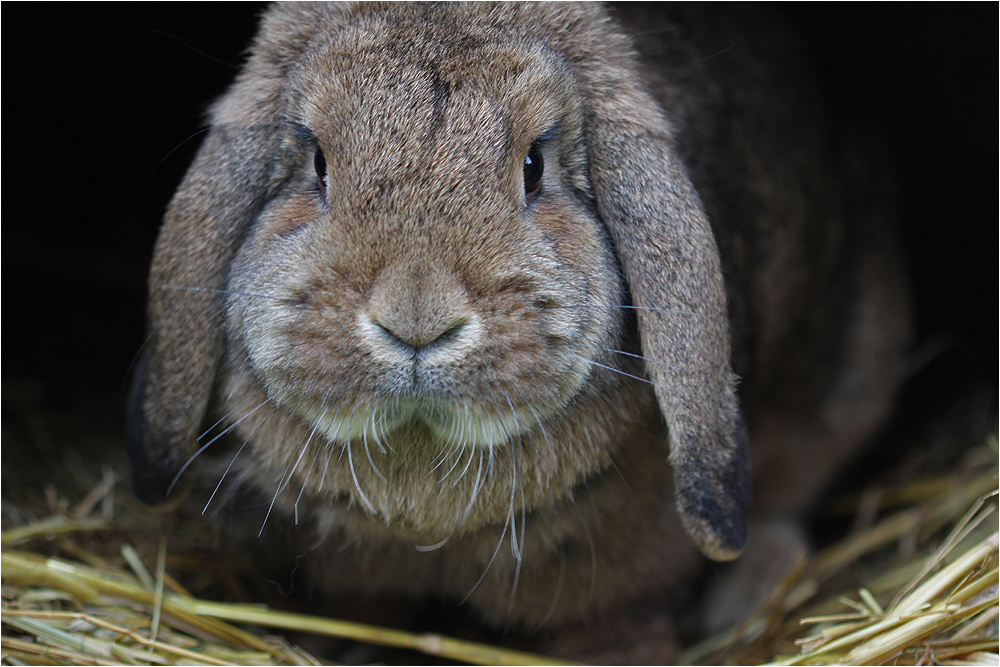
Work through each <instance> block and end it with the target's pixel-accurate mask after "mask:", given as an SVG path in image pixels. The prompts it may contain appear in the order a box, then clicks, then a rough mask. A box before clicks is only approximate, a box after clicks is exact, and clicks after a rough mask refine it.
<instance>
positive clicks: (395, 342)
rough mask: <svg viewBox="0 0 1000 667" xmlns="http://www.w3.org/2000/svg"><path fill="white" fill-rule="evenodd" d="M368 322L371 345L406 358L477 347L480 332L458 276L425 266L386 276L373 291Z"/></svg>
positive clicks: (392, 271) (399, 269) (389, 272)
mask: <svg viewBox="0 0 1000 667" xmlns="http://www.w3.org/2000/svg"><path fill="white" fill-rule="evenodd" d="M363 318H364V319H365V320H367V321H366V322H362V324H361V326H362V330H363V331H364V332H365V335H366V337H368V338H369V342H371V343H372V344H373V345H374V346H376V347H378V348H382V349H384V348H386V347H391V348H394V349H395V351H397V352H402V353H404V354H406V355H407V356H418V355H419V356H426V355H428V354H432V353H434V352H437V351H441V352H447V351H448V350H451V351H457V348H460V347H464V345H463V343H466V344H467V343H470V342H472V341H471V338H472V337H473V336H474V331H475V329H476V327H475V326H474V322H473V317H472V312H471V308H470V307H469V303H468V296H467V293H466V290H465V288H464V287H463V286H462V284H461V282H460V281H459V279H458V277H457V276H455V275H454V274H453V273H452V272H450V271H448V270H445V269H440V268H434V267H430V266H426V265H416V266H414V265H406V266H398V267H392V268H390V269H388V270H386V271H384V272H383V273H382V275H381V276H379V278H378V280H377V281H376V282H375V284H374V285H373V286H372V292H371V299H370V301H369V304H368V308H367V310H366V311H365V313H364V315H363Z"/></svg>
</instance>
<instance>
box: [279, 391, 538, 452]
mask: <svg viewBox="0 0 1000 667" xmlns="http://www.w3.org/2000/svg"><path fill="white" fill-rule="evenodd" d="M286 403H287V404H288V405H289V407H291V408H292V410H293V411H294V412H295V413H296V414H298V415H299V416H301V417H302V418H303V419H305V420H306V421H307V422H308V423H310V424H312V425H313V427H314V428H315V429H316V432H317V433H319V434H322V435H323V436H325V437H326V439H327V440H329V441H330V442H335V443H338V444H342V445H346V444H347V443H348V442H350V441H352V440H354V441H356V440H359V439H367V440H371V441H372V442H374V443H375V444H376V445H381V443H382V441H383V440H385V439H387V438H389V437H390V436H391V435H392V433H393V432H394V431H398V430H400V429H404V428H407V426H408V425H411V424H413V423H414V422H422V423H423V424H424V425H426V426H427V427H428V428H429V429H430V430H431V432H432V433H434V435H435V436H437V438H438V439H439V440H441V442H442V444H444V445H448V446H451V445H458V446H459V447H464V448H470V449H471V448H479V447H493V446H496V445H503V444H506V443H509V442H510V441H511V440H512V439H513V438H515V437H517V436H519V435H521V434H523V433H525V432H527V431H529V430H531V429H530V426H531V425H532V424H535V423H537V420H538V419H539V417H538V416H537V415H535V414H533V413H532V412H531V411H530V409H526V408H521V409H517V408H513V409H511V410H510V411H508V412H505V413H500V414H495V415H491V414H485V413H483V412H482V411H480V410H475V409H469V408H465V407H462V406H456V405H454V404H452V403H449V402H447V401H440V400H433V399H417V400H412V399H402V398H399V399H395V400H389V401H384V402H382V403H380V404H379V405H377V406H376V407H374V408H369V407H367V406H365V407H360V406H355V407H353V408H350V409H343V408H322V407H319V406H316V405H314V404H312V403H309V402H306V401H300V400H294V399H293V400H290V401H287V402H286ZM380 449H382V447H380Z"/></svg>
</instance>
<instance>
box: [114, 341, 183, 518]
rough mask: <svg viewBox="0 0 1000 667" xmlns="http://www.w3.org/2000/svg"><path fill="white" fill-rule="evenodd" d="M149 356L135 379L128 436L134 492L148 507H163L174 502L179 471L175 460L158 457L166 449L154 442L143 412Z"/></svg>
mask: <svg viewBox="0 0 1000 667" xmlns="http://www.w3.org/2000/svg"><path fill="white" fill-rule="evenodd" d="M145 356H146V355H145V354H144V353H143V354H141V355H140V356H139V359H138V361H137V363H136V366H135V372H134V374H133V376H132V385H131V388H130V392H129V405H128V423H127V427H126V433H125V437H126V440H127V442H128V455H129V461H130V463H131V467H132V492H133V493H134V494H135V496H136V498H138V499H139V500H141V501H142V502H144V503H146V504H148V505H162V504H163V503H165V502H167V501H168V500H170V498H169V497H168V495H167V491H168V489H169V488H170V484H171V483H172V482H173V479H174V475H176V474H177V470H178V469H179V468H178V465H177V464H176V462H175V461H174V460H173V459H172V457H170V456H166V457H165V456H163V455H162V454H161V455H160V456H156V455H155V453H156V452H162V451H163V450H164V449H165V448H164V447H162V446H158V445H157V443H156V442H154V440H153V437H152V434H151V432H150V428H149V423H148V421H147V419H146V413H145V411H144V410H143V403H144V401H143V398H144V391H145V370H146V358H145Z"/></svg>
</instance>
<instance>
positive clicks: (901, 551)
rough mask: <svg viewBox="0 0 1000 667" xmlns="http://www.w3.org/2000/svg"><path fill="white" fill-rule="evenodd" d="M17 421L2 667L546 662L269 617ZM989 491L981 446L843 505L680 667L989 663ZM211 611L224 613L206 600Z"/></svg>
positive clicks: (70, 438)
mask: <svg viewBox="0 0 1000 667" xmlns="http://www.w3.org/2000/svg"><path fill="white" fill-rule="evenodd" d="M5 394H6V395H5V397H4V398H5V403H6V404H7V405H8V406H9V405H10V404H11V401H9V400H8V398H9V397H10V395H11V392H10V391H8V390H6V389H5ZM15 397H16V392H15ZM16 407H17V409H15V410H14V413H15V416H16V419H14V420H11V419H8V418H7V415H5V423H4V433H3V436H4V445H5V447H4V448H3V450H4V463H3V469H4V490H3V531H2V549H3V551H2V569H0V572H2V578H3V587H2V598H3V604H2V612H0V617H2V640H0V642H2V654H0V660H2V662H3V664H7V665H20V664H64V665H110V664H115V665H119V664H140V665H143V664H145V665H166V664H209V665H226V664H245V665H278V664H300V665H301V664H306V665H307V664H320V661H319V660H317V658H316V657H314V656H313V655H310V654H309V653H308V652H307V651H305V650H303V649H302V648H299V647H297V646H295V645H293V644H292V643H290V642H289V640H287V639H285V638H282V637H280V636H278V635H276V634H275V632H276V631H281V630H290V629H291V630H296V631H298V632H300V633H301V632H310V633H316V634H319V635H326V636H331V637H337V638H341V639H350V640H354V641H356V642H361V643H362V645H364V644H375V645H382V646H392V647H402V648H406V649H410V650H412V651H418V652H419V654H423V655H424V656H433V657H428V658H425V660H429V661H440V660H441V659H451V660H457V661H462V662H468V663H473V664H560V663H559V662H558V661H555V660H550V659H547V658H544V657H543V656H539V655H533V654H528V653H520V652H517V651H508V650H505V649H500V648H497V647H493V646H489V645H485V644H479V643H475V642H469V641H464V640H458V639H451V638H448V637H443V636H440V635H434V634H413V633H408V632H402V631H399V630H390V629H385V628H378V627H372V626H367V625H362V624H358V623H349V622H343V621H336V620H332V619H327V618H321V617H318V616H308V615H304V614H299V613H291V612H286V611H281V610H279V609H276V608H275V607H274V606H273V602H274V600H273V598H274V595H273V590H272V591H270V592H268V588H269V587H268V586H267V585H264V586H263V588H261V587H259V586H258V585H259V584H262V583H263V582H260V577H259V571H256V572H255V570H254V568H255V567H256V566H257V564H256V561H255V560H254V558H253V557H252V556H253V555H252V554H249V555H248V554H247V553H245V552H243V551H241V552H239V553H238V554H237V553H232V552H231V551H228V548H229V545H227V544H226V542H225V539H224V538H222V537H220V535H219V534H218V533H217V531H216V530H215V529H214V528H212V527H211V526H210V525H208V524H206V523H205V522H204V521H201V520H199V519H198V518H197V517H196V516H188V515H186V514H185V513H184V512H183V511H180V512H177V511H175V512H173V513H170V512H167V513H155V512H152V511H150V510H149V509H148V508H145V507H144V506H142V505H140V504H138V503H137V502H136V501H134V500H133V499H132V498H131V497H130V496H129V495H128V494H127V493H124V492H122V478H123V477H124V472H125V470H126V468H125V463H124V459H123V458H122V455H121V451H122V449H121V445H120V442H119V441H118V439H117V438H116V437H114V436H104V437H101V436H92V437H91V436H88V437H90V440H89V441H81V440H80V436H79V435H78V434H79V433H80V432H81V431H80V430H78V429H79V428H80V424H79V423H76V422H73V421H72V420H69V421H67V420H66V419H65V418H64V417H63V416H62V415H52V414H42V413H40V412H39V411H38V409H37V408H35V407H33V406H28V407H27V408H26V407H25V406H24V405H23V404H22V405H20V406H16ZM5 411H6V412H7V413H8V414H9V413H11V410H9V409H8V410H5ZM116 412H117V411H116V410H115V409H110V410H108V411H105V412H104V414H110V415H115V414H116ZM11 421H14V422H16V423H15V427H12V428H8V423H10V422H11ZM53 424H55V426H53ZM105 427H106V429H105V430H106V432H107V433H116V432H117V430H116V426H113V425H112V424H111V423H110V422H109V423H108V424H105ZM97 432H100V429H97ZM65 442H71V443H75V447H72V446H71V447H61V448H60V447H58V446H57V445H58V444H59V443H65ZM79 451H86V452H88V457H87V458H88V459H89V460H91V461H100V462H101V463H99V464H97V465H99V466H100V468H99V469H98V468H96V467H94V466H93V465H91V466H89V467H88V465H87V464H86V463H85V461H84V459H83V457H81V456H80V455H79V454H78V453H77V452H79ZM95 451H97V452H101V453H103V455H102V456H94V455H93V452H95ZM60 452H62V454H60ZM997 493H998V491H997V440H996V437H995V436H990V437H989V438H987V440H986V441H985V442H983V443H982V444H980V445H978V446H976V447H973V448H971V449H969V450H968V451H967V452H966V454H965V456H964V458H963V459H962V461H961V462H960V463H958V464H957V465H955V466H954V468H953V469H952V470H949V471H947V472H945V473H940V474H937V475H934V476H925V477H921V478H919V479H915V480H911V481H909V482H908V483H905V484H899V485H896V486H893V487H886V488H877V487H872V488H870V489H869V490H868V491H866V492H865V493H863V494H860V495H859V496H857V497H854V498H844V499H840V500H839V503H834V504H833V505H832V510H833V511H835V512H837V511H839V512H842V513H851V514H853V515H855V518H856V520H855V524H856V525H855V527H854V529H853V530H852V531H851V532H849V534H848V535H846V536H844V537H843V538H842V539H841V540H840V541H838V542H836V543H834V544H832V545H830V546H829V547H827V548H825V549H823V550H821V551H819V552H818V553H816V554H815V555H813V556H812V557H811V558H810V559H809V560H808V561H807V562H802V563H800V564H799V567H798V568H797V569H796V570H795V571H794V572H793V573H792V574H791V575H790V576H789V577H788V578H787V579H786V580H785V581H784V582H782V584H781V585H780V586H778V587H777V588H776V589H775V590H774V591H773V592H772V593H771V596H770V597H769V599H768V600H767V601H766V602H765V604H764V605H762V607H761V609H760V610H759V611H758V613H756V614H755V615H754V616H753V617H751V618H750V619H749V620H747V621H746V622H745V623H743V624H742V625H740V626H739V627H735V628H731V629H730V630H728V631H726V632H723V633H721V634H720V635H717V636H715V637H711V638H709V639H707V640H705V641H703V642H701V643H699V644H696V645H694V646H691V647H688V648H687V649H685V650H684V651H682V653H681V654H680V655H679V656H678V658H679V661H681V662H682V663H686V664H762V663H770V664H782V665H788V664H909V665H932V664H946V665H966V664H989V665H997V664H1000V650H998V639H997V636H998V630H997V627H998V624H997V612H998V597H997V590H998V585H997V584H998V574H997V573H998V547H997V542H998V536H997V513H996V507H997ZM172 575H173V576H172ZM175 577H176V579H175ZM178 580H182V581H184V585H182V584H181V583H179V582H178ZM222 599H224V600H232V601H233V602H215V601H212V600H222ZM260 600H270V601H271V602H272V606H266V605H262V604H255V603H254V601H260ZM279 604H280V601H279ZM294 636H295V637H302V635H301V634H297V635H294ZM419 654H417V653H404V654H397V657H398V655H403V656H410V657H402V658H399V659H401V660H405V661H413V656H417V658H418V659H419ZM356 655H357V654H356ZM360 655H362V656H363V655H364V653H361V654H360ZM389 655H390V656H392V655H394V654H389ZM341 657H343V656H341Z"/></svg>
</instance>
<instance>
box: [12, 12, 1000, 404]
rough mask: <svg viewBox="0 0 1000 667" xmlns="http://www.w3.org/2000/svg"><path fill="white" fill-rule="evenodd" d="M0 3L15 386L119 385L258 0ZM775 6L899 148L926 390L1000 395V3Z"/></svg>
mask: <svg viewBox="0 0 1000 667" xmlns="http://www.w3.org/2000/svg"><path fill="white" fill-rule="evenodd" d="M4 10H5V11H4V12H3V14H4V15H5V16H6V17H7V21H6V22H5V24H4V25H6V26H7V28H6V29H5V30H4V33H5V34H7V36H8V38H7V39H6V40H5V44H6V49H5V52H6V53H7V56H8V57H7V58H5V59H4V62H5V65H4V71H3V74H4V81H5V82H6V83H5V84H4V91H5V92H6V95H5V99H6V100H7V103H6V105H5V107H4V130H5V132H4V138H5V142H4V144H5V147H6V150H5V151H4V158H3V164H4V167H5V169H4V173H5V174H6V177H5V179H4V182H5V184H6V187H5V189H6V190H7V197H6V206H5V209H4V210H5V211H6V213H7V217H6V224H5V225H4V232H5V233H4V240H5V241H6V243H4V244H3V278H4V280H3V285H4V288H3V297H4V312H5V313H6V314H7V320H6V321H7V324H6V326H4V328H3V333H4V334H5V336H4V339H3V342H4V346H3V348H4V352H5V353H6V354H5V355H4V356H5V362H6V363H5V364H4V367H3V388H4V395H5V399H6V398H8V397H9V396H23V395H24V393H25V391H27V392H28V393H30V394H32V395H36V396H38V397H39V398H40V400H42V401H45V402H48V403H52V404H60V403H66V402H73V401H74V400H77V399H78V398H79V397H81V396H89V395H93V394H94V393H107V394H109V395H115V396H116V397H123V396H124V391H123V387H124V384H125V381H126V377H127V373H128V368H129V365H130V363H131V361H132V359H133V357H134V355H135V353H136V351H137V350H138V349H139V347H140V345H141V344H142V340H143V308H144V301H145V274H146V267H147V265H148V262H149V258H150V255H151V251H152V246H153V243H154V240H155V237H156V231H157V228H158V225H159V221H160V218H161V216H162V213H163V210H164V207H165V206H166V203H167V201H168V200H169V198H170V196H171V194H172V192H173V190H174V188H175V187H176V185H177V183H178V182H179V180H180V177H181V175H182V174H183V172H184V170H185V169H186V167H187V165H188V163H189V162H190V160H191V157H192V155H193V153H194V151H195V150H196V148H197V146H198V143H199V140H200V137H199V136H198V135H197V132H198V130H199V128H201V127H202V123H203V115H202V114H203V111H204V109H205V108H206V105H207V103H208V102H209V101H211V100H212V99H213V98H214V97H215V96H217V95H219V94H220V93H221V92H222V91H223V90H224V88H225V86H226V85H227V83H228V82H229V81H230V80H231V79H232V78H233V76H234V75H235V72H236V67H237V66H238V65H239V63H240V62H241V59H242V55H241V54H242V53H243V49H244V48H245V47H246V45H247V44H248V42H249V39H250V37H251V36H252V34H253V32H254V27H255V24H256V16H257V13H258V12H259V10H260V5H234V4H225V5H218V4H202V3H185V4H182V5H174V4H167V5H161V4H155V3H142V4H132V3H114V4H113V5H112V4H106V5H105V4H73V5H62V4H7V5H5V8H4ZM778 10H779V11H781V12H784V13H786V14H787V15H788V16H789V17H790V19H791V20H792V22H793V23H795V24H796V25H798V26H799V27H800V29H801V30H802V31H803V32H804V34H805V35H806V38H807V40H808V41H809V42H810V43H811V44H813V46H814V49H815V54H816V60H817V62H818V64H819V66H820V68H821V70H822V71H823V72H824V74H825V76H826V78H827V79H828V81H829V82H830V83H831V99H832V101H833V103H834V107H835V108H847V109H850V110H851V111H852V112H853V113H860V114H861V115H864V116H867V117H868V118H869V119H870V120H871V121H872V122H873V123H874V124H875V126H876V127H877V128H878V129H879V130H880V131H881V133H882V135H883V136H884V138H885V139H886V142H887V144H888V147H889V150H890V153H891V156H892V159H893V161H894V162H895V167H896V169H897V174H898V185H899V200H900V204H901V206H900V209H901V223H902V225H901V231H902V236H903V240H904V243H905V249H906V254H907V259H908V262H909V265H910V268H911V273H912V284H913V294H914V299H915V303H916V307H917V324H918V331H917V334H918V341H919V342H921V343H924V344H925V345H924V346H923V348H922V349H923V350H924V351H925V352H927V358H928V359H930V360H931V361H930V362H929V363H928V364H927V365H926V366H925V367H924V368H930V367H940V369H939V370H938V371H936V372H935V373H936V374H935V373H932V374H931V375H930V376H927V377H928V378H929V379H926V380H925V381H924V384H926V385H927V388H926V389H924V393H925V394H927V395H937V394H942V395H945V396H946V397H948V398H947V400H945V401H944V403H947V401H949V400H951V398H950V397H952V396H954V395H957V394H960V393H961V392H962V391H964V390H966V389H967V388H969V387H971V386H973V385H978V386H980V387H983V386H985V387H987V392H988V394H989V395H990V396H991V398H990V399H989V400H990V402H991V403H992V402H994V401H995V390H996V386H997V368H998V359H997V350H998V340H997V323H998V312H997V305H998V292H997V285H998V283H997V282H994V281H995V280H997V277H998V270H997V269H998V263H997V257H998V252H997V249H998V239H997V229H998V215H997V212H998V211H997V202H998V192H997V180H998V178H997V177H998V173H997V165H998V160H997V154H998V151H997V145H998V144H997V126H998V121H997V111H998V109H997V107H998V102H997V100H998V95H997V92H998V91H997V81H998V76H997V66H996V63H997V60H996V58H997V56H996V54H997V34H998V31H997V25H998V22H997V17H998V9H997V5H996V4H993V3H983V4H976V5H959V4H956V3H949V4H919V5H908V4H876V5H869V4H852V5H846V6H845V5H836V4H834V5H831V4H825V3H824V4H809V5H781V6H780V7H779V8H778ZM928 342H929V343H928ZM115 401H117V402H118V403H120V398H116V399H115ZM932 402H933V401H932ZM112 403H114V402H112ZM942 404H943V403H942ZM921 405H922V404H921ZM933 409H936V408H933ZM933 409H931V411H932V412H933ZM942 409H943V408H942ZM914 410H919V412H920V414H921V416H923V414H924V408H923V407H918V408H914Z"/></svg>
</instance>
